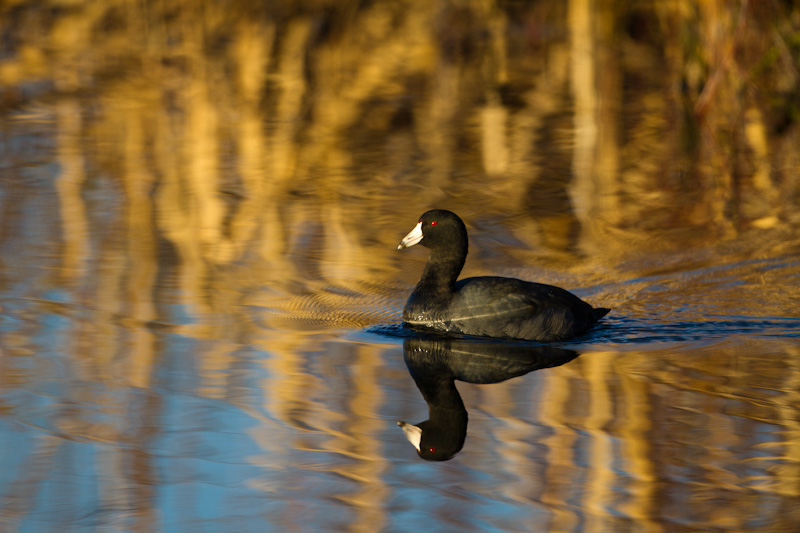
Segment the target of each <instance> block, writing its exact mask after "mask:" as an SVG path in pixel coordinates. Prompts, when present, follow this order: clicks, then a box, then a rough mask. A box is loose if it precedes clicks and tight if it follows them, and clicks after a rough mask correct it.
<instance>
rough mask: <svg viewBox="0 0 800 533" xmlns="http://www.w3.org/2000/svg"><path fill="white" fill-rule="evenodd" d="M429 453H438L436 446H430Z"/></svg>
mask: <svg viewBox="0 0 800 533" xmlns="http://www.w3.org/2000/svg"><path fill="white" fill-rule="evenodd" d="M428 453H436V448H434V447H433V446H431V447H430V448H428Z"/></svg>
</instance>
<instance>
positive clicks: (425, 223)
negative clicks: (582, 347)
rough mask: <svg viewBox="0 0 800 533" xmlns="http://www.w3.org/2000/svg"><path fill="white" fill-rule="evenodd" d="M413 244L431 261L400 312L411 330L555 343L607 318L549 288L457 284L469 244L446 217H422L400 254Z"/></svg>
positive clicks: (479, 281)
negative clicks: (426, 250) (424, 248)
mask: <svg viewBox="0 0 800 533" xmlns="http://www.w3.org/2000/svg"><path fill="white" fill-rule="evenodd" d="M417 243H419V244H422V245H423V246H427V247H428V248H430V250H431V255H430V258H429V259H428V263H427V264H426V265H425V270H424V271H423V272H422V276H421V277H420V279H419V282H418V283H417V286H416V287H415V288H414V292H412V293H411V296H410V297H409V298H408V302H407V303H406V307H405V309H404V310H403V320H404V321H405V322H406V323H407V324H409V325H410V326H412V327H420V328H424V329H433V330H438V331H448V332H455V333H465V334H468V335H481V336H486V337H505V338H514V339H526V340H535V341H555V340H563V339H567V338H570V337H574V336H576V335H579V334H581V333H583V332H584V331H586V330H587V329H589V328H590V327H591V326H592V325H593V324H594V323H595V322H597V321H598V320H600V319H601V318H602V317H604V316H605V315H606V314H607V313H608V312H609V309H606V308H603V307H598V308H593V307H592V306H591V305H589V304H587V303H586V302H584V301H583V300H581V299H580V298H578V297H577V296H575V295H574V294H572V293H570V292H567V291H565V290H564V289H561V288H558V287H554V286H552V285H543V284H541V283H532V282H529V281H522V280H519V279H515V278H501V277H495V276H486V277H477V278H467V279H462V280H461V281H456V279H457V278H458V275H459V274H460V273H461V269H462V267H463V266H464V261H465V260H466V257H467V248H468V238H467V229H466V227H464V223H463V222H462V221H461V219H460V218H458V216H457V215H456V214H455V213H451V212H450V211H445V210H443V209H435V210H433V211H428V212H426V213H424V214H423V215H422V217H421V218H420V219H419V222H418V223H417V225H416V226H415V227H414V229H413V230H411V233H409V234H408V235H406V236H405V238H403V240H402V241H400V245H399V246H398V249H402V248H407V247H409V246H414V245H415V244H417Z"/></svg>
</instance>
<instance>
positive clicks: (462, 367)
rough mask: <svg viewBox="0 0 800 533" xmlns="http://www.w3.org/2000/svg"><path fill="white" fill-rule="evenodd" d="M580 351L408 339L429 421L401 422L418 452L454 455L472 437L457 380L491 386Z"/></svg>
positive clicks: (431, 457) (432, 456) (442, 457)
mask: <svg viewBox="0 0 800 533" xmlns="http://www.w3.org/2000/svg"><path fill="white" fill-rule="evenodd" d="M576 357H578V352H575V351H573V350H565V349H563V348H555V347H552V346H542V345H533V344H526V343H523V342H514V341H500V340H485V339H469V338H448V337H439V338H437V337H428V338H422V337H415V338H410V339H406V340H405V341H403V359H404V360H405V362H406V366H407V367H408V371H409V373H410V374H411V377H412V378H413V379H414V383H415V384H416V385H417V388H418V389H419V391H420V392H421V393H422V397H423V398H425V402H426V403H427V404H428V419H427V420H425V421H424V422H421V423H419V424H409V423H407V422H403V421H399V422H398V423H397V424H398V425H399V426H400V428H401V429H402V430H403V433H404V434H405V436H406V438H407V439H408V441H409V442H410V443H411V444H413V445H414V448H416V450H417V454H418V455H419V456H420V457H421V458H423V459H425V460H428V461H446V460H448V459H452V458H453V456H454V455H455V454H457V453H458V452H460V451H461V448H462V447H463V446H464V439H466V437H467V421H468V418H469V417H468V415H467V409H466V408H465V407H464V402H463V400H462V399H461V395H460V394H459V393H458V389H457V388H456V384H455V382H456V381H464V382H467V383H478V384H490V383H499V382H501V381H505V380H507V379H511V378H514V377H518V376H524V375H525V374H528V373H529V372H533V371H534V370H540V369H542V368H550V367H554V366H560V365H563V364H565V363H568V362H570V361H572V360H573V359H575V358H576Z"/></svg>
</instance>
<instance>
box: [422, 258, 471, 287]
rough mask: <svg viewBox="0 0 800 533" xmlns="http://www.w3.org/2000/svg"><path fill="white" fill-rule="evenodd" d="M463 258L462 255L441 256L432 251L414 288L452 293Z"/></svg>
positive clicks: (462, 265) (462, 264)
mask: <svg viewBox="0 0 800 533" xmlns="http://www.w3.org/2000/svg"><path fill="white" fill-rule="evenodd" d="M464 261H465V258H464V257H462V256H453V255H448V256H443V255H441V254H437V253H436V252H432V253H431V256H430V258H428V262H427V263H426V264H425V270H423V271H422V276H420V278H419V282H418V283H417V287H416V290H417V291H420V290H425V291H426V292H428V293H437V292H445V293H452V292H454V291H455V290H456V280H457V279H458V275H459V274H460V273H461V269H462V268H463V267H464Z"/></svg>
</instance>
